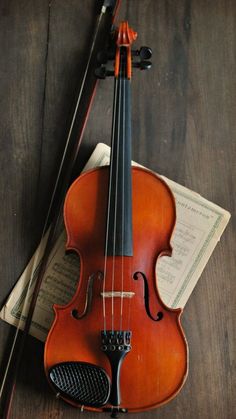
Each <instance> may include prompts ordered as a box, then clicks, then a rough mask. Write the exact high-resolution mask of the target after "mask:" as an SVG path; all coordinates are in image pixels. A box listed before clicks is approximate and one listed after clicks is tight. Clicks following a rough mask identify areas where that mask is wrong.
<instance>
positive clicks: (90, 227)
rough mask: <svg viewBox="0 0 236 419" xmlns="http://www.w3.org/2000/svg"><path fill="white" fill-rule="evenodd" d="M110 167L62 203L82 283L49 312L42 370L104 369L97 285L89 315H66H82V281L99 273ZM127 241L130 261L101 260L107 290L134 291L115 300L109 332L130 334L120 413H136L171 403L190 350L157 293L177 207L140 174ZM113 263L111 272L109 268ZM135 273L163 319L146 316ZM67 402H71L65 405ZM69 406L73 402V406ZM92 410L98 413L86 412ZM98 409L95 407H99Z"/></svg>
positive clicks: (79, 184) (175, 313) (84, 180)
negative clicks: (68, 366)
mask: <svg viewBox="0 0 236 419" xmlns="http://www.w3.org/2000/svg"><path fill="white" fill-rule="evenodd" d="M108 177H109V169H108V167H102V168H99V169H95V170H92V171H90V172H87V173H85V174H83V175H82V176H80V177H79V178H78V179H77V180H76V181H75V182H74V183H73V184H72V186H71V188H70V189H69V192H68V194H67V198H66V202H65V210H64V216H65V224H66V229H67V234H68V242H67V249H71V250H72V249H73V250H75V251H76V252H77V253H78V254H79V255H80V258H81V272H80V282H79V286H78V289H77V292H76V294H75V296H74V297H73V299H72V301H71V302H70V303H69V304H68V305H67V306H64V307H62V306H55V313H56V316H55V321H54V324H53V326H52V328H51V330H50V332H49V335H48V338H47V342H46V348H45V369H46V372H48V370H49V368H50V367H51V366H53V365H55V364H56V363H58V362H64V361H85V362H89V363H92V364H95V365H98V366H100V367H103V368H104V369H105V370H106V371H107V372H108V373H109V374H110V365H109V362H108V359H107V357H106V355H105V354H104V353H103V352H102V351H101V349H100V347H101V342H100V331H101V330H103V328H104V317H103V300H102V297H101V292H102V290H103V286H104V284H103V281H104V280H103V279H99V278H97V279H96V280H95V282H94V286H93V297H92V305H91V309H90V311H89V312H88V313H87V314H86V316H85V317H83V318H82V319H80V320H77V319H75V318H74V317H73V316H72V314H71V312H72V310H73V309H75V308H76V309H78V310H79V312H80V313H82V312H83V311H84V306H85V301H86V288H87V283H88V278H89V277H90V276H91V275H92V274H93V273H96V272H98V271H101V272H104V246H105V232H106V214H107V192H108ZM132 186H133V200H132V205H133V242H134V254H133V256H132V257H123V258H122V257H121V256H119V257H114V258H113V257H112V256H109V257H108V258H107V275H106V278H105V286H104V289H105V291H111V290H112V272H113V268H114V272H115V277H114V286H113V290H115V291H121V290H123V291H132V292H134V293H135V295H134V296H133V298H132V299H126V298H124V299H123V307H122V313H123V315H122V316H121V298H114V319H113V320H114V329H115V330H119V329H120V327H121V325H122V328H123V330H127V329H129V330H131V331H132V350H131V351H130V353H128V354H127V356H126V358H125V359H124V362H123V364H122V368H121V383H120V385H121V400H122V403H121V407H124V408H127V409H128V410H129V411H141V410H147V409H151V408H154V407H157V406H159V405H161V404H163V403H165V402H167V401H168V400H170V399H171V398H173V397H174V396H175V395H176V394H177V393H178V391H179V390H180V388H181V387H182V385H183V383H184V381H185V378H186V376H187V371H188V347H187V343H186V339H185V337H184V334H183V330H182V328H181V325H180V315H181V309H175V310H174V309H170V308H168V307H166V306H165V304H164V303H163V302H162V301H161V298H160V296H159V294H158V291H157V284H156V275H155V266H156V261H157V258H158V257H159V256H160V255H161V254H167V255H170V254H171V246H170V238H171V234H172V231H173V228H174V225H175V204H174V198H173V196H172V193H171V191H170V190H169V188H168V187H167V185H166V184H165V183H164V182H163V180H162V179H160V178H158V177H157V176H156V175H155V174H153V173H151V172H149V171H147V170H145V169H141V168H133V169H132ZM114 263H115V266H113V264H114ZM136 271H141V272H143V273H144V274H145V276H146V277H147V279H148V286H149V292H150V311H151V313H152V315H153V316H154V317H155V316H156V313H157V312H158V311H162V312H163V314H164V316H163V319H162V320H161V321H153V320H151V318H150V317H148V315H147V313H146V310H145V305H144V284H143V280H142V279H141V278H139V279H138V280H134V279H133V275H134V273H135V272H136ZM105 307H106V326H107V329H109V328H111V299H106V305H105ZM67 401H68V402H70V403H71V401H69V400H67ZM72 404H74V403H72ZM90 410H96V409H90ZM97 410H99V409H97Z"/></svg>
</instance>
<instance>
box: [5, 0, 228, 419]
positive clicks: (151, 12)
mask: <svg viewBox="0 0 236 419" xmlns="http://www.w3.org/2000/svg"><path fill="white" fill-rule="evenodd" d="M94 4H95V0H67V1H63V0H54V1H53V2H52V4H51V7H49V2H48V1H47V0H34V1H30V0H20V1H14V0H1V2H0V51H1V60H0V106H1V108H0V146H1V156H0V174H1V177H0V185H1V187H0V202H1V206H0V211H1V216H0V236H1V242H0V258H1V259H0V285H1V286H0V302H1V303H3V302H4V301H5V299H6V297H7V295H8V294H9V292H10V290H11V288H12V286H13V285H14V283H15V281H16V279H17V278H18V277H19V275H20V273H21V272H22V270H23V268H24V266H25V265H26V263H27V261H28V259H29V257H30V256H31V254H32V252H33V250H34V248H35V246H36V244H37V242H38V240H39V237H40V230H41V228H42V225H43V219H44V215H45V212H46V209H47V203H48V201H49V196H50V193H51V190H52V185H53V182H54V180H55V175H56V171H57V168H58V164H59V160H60V156H61V154H62V150H63V147H64V143H65V137H66V126H67V125H66V124H67V121H68V118H69V114H70V108H71V103H72V101H73V95H74V92H75V91H76V88H77V86H78V81H79V77H80V75H81V71H82V68H83V66H84V60H85V57H86V47H87V44H88V41H89V39H90V35H91V32H92V22H93V18H94ZM122 4H123V5H122V8H121V10H120V17H121V18H122V19H124V18H125V19H126V18H128V19H129V22H130V24H131V26H132V27H134V28H135V29H136V30H137V31H138V33H139V41H138V42H137V44H138V45H148V46H151V47H152V48H153V68H152V70H151V71H150V73H149V74H147V73H146V72H144V73H139V72H136V73H135V75H134V80H133V112H132V119H133V143H134V149H133V158H134V159H135V160H137V161H139V162H140V163H143V164H145V165H146V166H149V167H150V168H151V169H153V170H155V171H157V172H159V173H162V174H164V175H166V176H167V177H169V178H171V179H173V180H175V181H177V182H179V183H181V184H182V185H185V186H187V187H188V188H190V189H193V190H195V191H196V192H198V193H200V194H201V195H203V196H204V197H205V198H207V199H209V200H211V201H213V202H215V203H217V204H218V205H220V206H222V207H223V208H225V209H227V210H229V211H230V212H231V214H232V219H231V221H230V224H229V226H228V227H227V229H226V231H225V233H224V235H223V237H222V239H221V241H220V243H219V244H218V246H217V248H216V249H215V251H214V253H213V256H212V257H211V259H210V261H209V263H208V264H207V267H206V268H205V270H204V272H203V274H202V276H201V279H200V280H199V283H198V284H197V287H196V289H195V290H194V292H193V294H192V296H191V298H190V300H189V302H188V303H187V306H186V309H185V312H184V315H183V317H182V321H183V326H184V329H185V331H186V335H187V339H188V342H189V349H190V367H189V377H188V380H187V382H186V384H185V386H184V388H183V389H182V391H181V393H180V394H179V395H178V397H177V398H176V399H174V400H173V401H172V402H170V403H169V404H167V405H166V406H163V407H161V408H159V409H158V410H156V411H153V412H146V413H140V414H136V415H130V416H129V417H130V418H131V417H135V418H146V419H148V418H149V419H151V418H154V417H157V418H162V419H169V418H170V419H174V418H178V419H183V418H184V419H198V418H199V419H200V418H201V419H203V418H204V419H205V418H206V419H223V418H224V419H225V418H227V419H234V418H235V417H236V397H235V394H236V373H235V366H236V357H235V355H236V354H235V335H236V327H235V318H236V281H235V273H236V266H235V264H236V262H235V260H236V258H235V234H236V231H235V230H236V219H235V198H236V194H235V186H234V184H235V178H236V163H235V161H236V141H235V132H236V116H235V115H236V105H235V103H236V101H235V96H236V76H235V68H236V4H235V1H234V0H231V1H230V0H214V1H213V0H208V1H206V0H185V1H184V0H178V1H172V0H142V1H141V0H122ZM111 110H112V81H111V80H107V81H105V82H101V83H100V84H99V87H98V91H97V96H96V100H95V103H94V106H93V109H92V112H91V115H90V118H89V121H88V126H87V128H86V132H85V135H84V140H83V145H82V149H81V154H80V161H79V162H78V172H79V169H80V168H81V167H82V165H83V163H84V162H85V161H86V159H87V158H88V157H89V155H90V153H91V151H92V150H93V148H94V146H95V145H96V143H97V142H99V141H103V142H106V143H108V144H109V142H110V127H111ZM13 332H14V330H13V328H12V329H11V328H10V326H8V325H7V324H5V323H3V322H1V324H0V339H1V340H0V342H1V347H0V374H1V376H2V374H3V371H4V367H5V365H6V361H7V356H8V353H9V348H10V345H11V342H12V336H13ZM131 373H133V372H131ZM130 391H132V389H130ZM82 415H83V416H84V417H85V418H90V419H91V418H93V417H94V418H95V417H96V416H97V415H96V414H91V413H83V414H82V413H80V412H79V411H77V410H76V409H74V408H72V407H70V406H67V405H65V404H64V403H63V402H61V401H59V400H57V399H56V398H55V397H54V396H53V394H52V392H51V390H50V389H49V387H48V385H47V382H46V379H45V376H44V372H43V345H42V344H41V343H39V342H38V341H36V340H35V339H33V338H29V340H28V342H27V345H26V348H25V353H24V358H23V362H22V365H21V368H20V372H19V376H18V379H17V386H16V392H15V396H14V400H13V406H12V414H11V417H12V418H15V419H23V418H26V417H28V418H30V419H31V418H34V419H49V418H51V419H55V418H58V419H59V418H60V419H62V418H67V419H72V418H80V417H82ZM103 416H104V415H100V417H103ZM97 417H98V416H97Z"/></svg>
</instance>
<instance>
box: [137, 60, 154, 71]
mask: <svg viewBox="0 0 236 419" xmlns="http://www.w3.org/2000/svg"><path fill="white" fill-rule="evenodd" d="M151 66H152V63H151V61H140V62H139V63H133V67H135V68H139V69H140V70H149V69H150V68H151Z"/></svg>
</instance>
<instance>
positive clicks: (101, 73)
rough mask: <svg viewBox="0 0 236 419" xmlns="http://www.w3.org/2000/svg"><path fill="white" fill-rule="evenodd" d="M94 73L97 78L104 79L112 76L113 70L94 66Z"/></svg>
mask: <svg viewBox="0 0 236 419" xmlns="http://www.w3.org/2000/svg"><path fill="white" fill-rule="evenodd" d="M94 74H95V76H96V77H97V78H98V79H105V78H106V77H110V76H114V71H110V70H107V69H106V67H104V66H101V67H98V68H96V70H95V72H94Z"/></svg>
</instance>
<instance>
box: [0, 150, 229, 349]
mask: <svg viewBox="0 0 236 419" xmlns="http://www.w3.org/2000/svg"><path fill="white" fill-rule="evenodd" d="M109 155H110V147H108V146H107V145H105V144H102V143H99V144H98V145H97V147H96V148H95V150H94V152H93V154H92V156H91V157H90V159H89V161H88V163H87V164H86V166H85V168H84V170H89V169H91V168H93V167H97V166H102V165H107V164H109ZM134 164H137V163H134ZM162 177H163V176H162ZM163 179H164V180H165V181H166V183H167V184H168V185H169V187H170V188H171V190H172V192H173V194H174V196H175V200H176V210H177V222H176V228H175V231H174V234H173V237H172V241H171V244H172V247H173V253H172V257H167V256H162V257H161V258H160V260H158V261H157V265H156V271H157V277H158V289H159V292H160V295H161V298H162V299H163V301H164V302H165V303H166V304H167V305H168V306H170V307H184V306H185V304H186V302H187V301H188V298H189V297H190V295H191V292H192V290H193V288H194V287H195V285H196V283H197V281H198V279H199V277H200V275H201V273H202V271H203V269H204V267H205V266H206V263H207V261H208V259H209V257H210V256H211V254H212V252H213V250H214V248H215V246H216V244H217V242H218V241H219V240H220V237H221V235H222V233H223V231H224V229H225V227H226V225H227V223H228V221H229V219H230V214H229V212H228V211H226V210H224V209H222V208H220V207H219V206H217V205H215V204H213V203H212V202H209V201H207V200H206V199H205V198H203V197H202V196H200V195H199V194H196V193H195V192H193V191H191V190H189V189H187V188H185V187H184V186H181V185H179V184H177V183H175V182H173V181H171V180H170V179H167V178H165V177H163ZM65 242H66V233H65V231H62V233H61V235H60V236H59V237H58V239H57V242H56V245H55V247H54V248H53V251H52V252H51V255H50V258H49V261H48V266H47V270H46V273H45V275H44V279H43V283H42V286H41V289H40V292H39V296H38V300H37V304H36V308H35V312H34V316H33V321H32V325H31V329H30V333H31V334H32V335H33V336H35V337H36V338H38V339H40V340H42V341H44V340H45V339H46V336H47V332H48V329H49V328H50V326H51V324H52V321H53V319H54V312H53V308H52V306H53V304H60V305H65V304H66V303H68V302H69V301H70V300H71V299H72V296H73V295H74V293H75V290H76V287H77V284H78V278H79V267H80V263H79V258H78V257H77V256H76V255H72V254H70V255H66V254H65ZM45 243H46V237H44V239H43V241H42V242H41V244H40V245H39V247H38V249H37V251H36V252H35V254H36V256H35V255H33V257H32V259H31V260H30V262H29V264H28V265H27V267H26V269H25V271H24V272H23V274H22V275H21V277H20V279H19V280H18V282H17V284H16V286H15V287H14V289H13V291H12V292H11V294H10V296H9V298H8V300H7V302H6V304H5V306H4V307H3V308H2V310H1V312H0V317H1V318H2V319H3V320H5V321H7V322H9V323H11V324H14V325H17V324H18V322H19V318H20V313H21V311H22V307H23V303H24V299H25V295H26V290H27V284H28V283H29V280H30V278H31V275H33V281H32V282H33V283H32V287H31V288H32V290H31V294H32V291H33V285H34V283H35V279H36V277H37V270H38V265H39V261H40V254H41V255H42V254H43V248H44V246H45ZM36 260H37V261H38V265H37V266H34V265H35V261H36ZM26 311H27V307H26V308H25V311H24V313H26ZM24 313H23V314H24ZM24 321H25V318H24V316H23V319H22V320H21V324H20V327H21V328H22V327H23V322H24Z"/></svg>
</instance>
